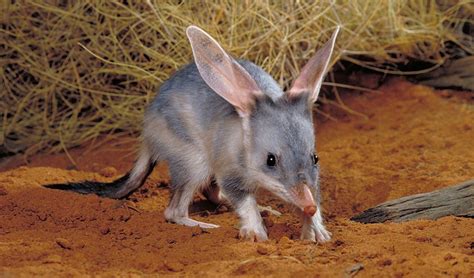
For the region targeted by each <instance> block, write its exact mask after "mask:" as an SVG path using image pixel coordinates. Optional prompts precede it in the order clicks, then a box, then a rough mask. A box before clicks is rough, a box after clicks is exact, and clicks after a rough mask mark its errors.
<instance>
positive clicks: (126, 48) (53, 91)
mask: <svg viewBox="0 0 474 278" xmlns="http://www.w3.org/2000/svg"><path fill="white" fill-rule="evenodd" d="M11 2H14V4H11ZM11 2H10V1H2V3H1V4H0V78H1V81H0V94H1V99H2V102H1V104H0V105H1V107H0V113H2V114H1V117H2V121H1V135H0V144H1V145H3V147H4V148H6V149H7V150H9V151H12V152H18V151H25V152H27V153H35V152H37V151H39V150H44V149H48V150H51V151H58V150H63V149H66V148H68V147H71V146H74V145H78V144H80V143H82V142H84V141H87V140H90V139H94V138H96V137H97V136H99V135H101V134H112V133H116V132H119V131H126V132H131V133H136V132H138V131H139V130H140V128H141V120H142V114H143V110H144V108H145V106H146V104H147V103H148V102H149V101H150V100H151V99H152V97H153V96H154V94H155V91H156V89H157V88H158V87H159V85H160V84H161V83H162V82H163V81H164V80H166V79H167V78H168V77H169V76H170V74H172V73H173V72H174V71H175V70H176V69H178V68H179V67H181V66H182V65H184V64H185V63H187V62H189V61H190V60H191V49H190V47H189V45H188V42H187V40H186V38H185V28H186V27H187V26H188V25H190V24H195V25H198V26H200V27H201V28H203V29H204V30H206V31H208V32H209V33H210V34H211V35H212V36H214V37H215V38H216V39H217V40H218V41H219V42H221V43H222V45H223V46H224V47H225V49H227V50H228V51H229V52H230V53H232V54H233V55H234V56H237V57H243V58H246V59H249V60H252V61H254V62H255V63H256V64H258V65H261V66H262V67H263V68H264V69H265V70H267V71H268V72H270V73H271V74H272V75H273V76H274V77H275V79H276V80H277V81H278V82H279V83H281V84H282V86H288V84H289V83H290V82H291V80H292V79H293V78H294V77H295V76H296V75H297V74H298V72H299V69H300V68H301V66H302V65H303V64H304V63H305V62H306V61H307V60H308V59H309V57H310V56H311V55H312V54H313V53H314V52H315V50H317V49H318V47H319V46H320V45H321V44H322V43H324V42H325V41H326V40H327V39H328V38H329V36H330V34H331V33H332V31H333V30H334V28H335V26H336V25H341V27H342V30H341V34H340V37H339V39H338V41H337V49H336V51H335V55H334V59H333V63H335V62H336V61H338V60H339V59H343V60H348V61H351V62H353V63H356V64H359V65H362V66H364V67H368V68H371V69H375V70H379V71H383V72H391V73H401V72H400V71H399V70H398V69H397V67H396V66H395V65H396V64H399V63H404V62H406V61H407V58H416V59H421V60H424V61H428V62H431V63H433V64H434V65H435V66H434V67H437V66H439V65H441V64H442V63H443V62H444V61H445V60H446V59H447V58H449V55H450V53H449V52H448V51H447V48H446V47H445V46H446V42H447V41H450V42H452V43H454V44H456V45H458V46H459V47H460V48H463V49H464V50H465V51H467V52H468V53H471V54H472V52H473V48H472V38H471V37H469V36H468V35H466V34H464V33H463V32H462V28H463V26H464V25H465V23H466V22H470V24H471V26H472V16H471V15H472V14H473V13H474V8H473V4H472V2H470V1H453V2H452V4H449V5H448V4H444V5H441V4H437V3H439V2H443V1H429V0H411V1H409V0H369V1H366V0H359V1H353V0H340V1H335V0H333V1H327V0H322V1H300V0H295V1H230V0H219V1H158V0H157V1H130V0H128V1H127V0H122V1H105V0H104V1H84V0H82V1H68V0H57V1H11ZM428 70H431V68H430V69H426V70H421V71H420V72H424V71H428ZM415 73H416V72H415ZM336 85H337V84H336Z"/></svg>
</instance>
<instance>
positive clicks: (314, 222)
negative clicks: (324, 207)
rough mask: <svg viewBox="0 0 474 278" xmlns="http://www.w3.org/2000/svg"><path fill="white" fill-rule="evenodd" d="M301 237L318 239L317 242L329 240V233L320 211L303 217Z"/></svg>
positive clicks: (311, 239)
mask: <svg viewBox="0 0 474 278" xmlns="http://www.w3.org/2000/svg"><path fill="white" fill-rule="evenodd" d="M301 239H303V240H310V241H318V242H319V243H324V242H328V241H329V240H331V233H330V232H329V231H328V230H326V227H324V224H323V219H322V217H321V213H319V212H318V213H316V214H315V215H314V216H312V217H306V216H305V217H304V219H303V229H302V230H301Z"/></svg>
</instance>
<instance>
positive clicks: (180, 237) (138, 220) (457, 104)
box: [0, 80, 474, 277]
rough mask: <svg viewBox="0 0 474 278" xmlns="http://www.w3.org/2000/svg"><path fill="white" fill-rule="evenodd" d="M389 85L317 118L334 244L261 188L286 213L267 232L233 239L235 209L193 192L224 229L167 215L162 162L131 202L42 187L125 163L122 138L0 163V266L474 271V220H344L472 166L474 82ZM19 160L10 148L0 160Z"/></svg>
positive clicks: (463, 176) (41, 269)
mask: <svg viewBox="0 0 474 278" xmlns="http://www.w3.org/2000/svg"><path fill="white" fill-rule="evenodd" d="M381 90H382V91H384V93H383V94H375V93H370V94H362V95H349V96H346V97H345V98H344V100H345V103H346V104H347V105H348V106H349V107H351V108H352V109H353V110H355V111H359V112H362V113H364V114H365V115H367V116H368V119H364V118H362V117H360V116H356V115H351V114H347V113H346V112H344V111H335V110H334V109H332V111H331V115H334V116H335V118H337V119H338V121H337V122H334V121H321V123H320V124H318V136H317V138H318V150H319V157H320V161H321V164H322V169H323V170H322V186H323V188H322V191H323V199H324V209H325V216H326V218H327V226H328V229H329V230H330V231H331V232H332V233H333V239H332V240H331V242H329V243H327V244H322V245H321V244H314V243H310V242H304V241H300V240H297V239H296V238H298V234H299V228H300V223H299V221H298V219H297V218H296V217H295V216H294V215H293V214H291V213H290V209H289V208H288V207H287V206H286V205H285V204H283V203H282V202H281V201H280V200H278V199H277V198H275V197H273V196H271V195H269V194H266V193H264V194H262V196H261V197H262V198H260V200H261V201H260V203H261V204H263V205H270V206H272V208H273V209H276V210H278V211H280V212H282V213H283V216H281V217H276V216H274V215H269V216H268V215H266V216H265V217H264V219H265V224H266V226H267V229H268V230H269V235H270V240H269V241H268V242H266V243H251V242H247V241H242V240H239V239H237V238H236V236H237V234H238V229H237V225H238V220H237V218H236V216H235V215H234V213H232V212H230V211H227V210H225V209H218V210H215V209H214V208H213V207H212V206H211V205H209V204H208V203H207V202H205V201H202V200H201V199H200V198H199V197H197V198H196V203H195V205H194V206H193V210H194V211H197V212H195V213H193V214H194V216H193V217H195V218H197V219H200V220H202V221H206V222H210V223H215V224H219V225H221V226H222V227H221V228H219V229H214V230H207V231H204V230H201V229H199V228H187V227H183V226H178V225H174V224H169V223H166V222H165V220H164V218H163V209H164V207H165V206H166V203H167V201H168V196H169V193H168V190H167V188H166V186H165V185H166V182H167V179H168V175H167V172H166V168H165V167H164V166H160V167H157V169H156V170H155V171H154V173H153V174H152V176H151V177H150V178H149V179H148V181H147V182H146V185H145V186H144V187H143V188H142V189H140V190H139V191H138V192H137V193H135V194H133V195H132V196H131V197H130V199H129V200H126V201H116V200H109V199H103V198H99V197H97V196H83V195H79V194H74V193H70V192H62V191H55V190H47V189H44V188H41V184H45V183H55V182H64V181H77V180H83V179H97V180H111V179H113V178H114V177H117V176H118V175H119V174H120V173H123V172H125V171H126V170H127V169H128V167H130V165H131V163H132V162H133V156H130V155H127V154H129V153H130V149H131V148H132V146H134V144H133V143H131V142H130V140H129V141H128V143H126V144H124V145H123V144H122V145H116V144H115V145H114V144H112V143H116V141H115V142H109V143H108V144H104V145H103V146H102V147H101V148H99V149H98V150H96V151H91V150H90V148H87V147H86V146H84V147H81V148H77V149H74V150H71V155H72V157H74V159H75V160H76V162H77V168H78V169H80V170H81V171H75V170H70V171H68V170H62V169H57V168H47V167H38V166H49V167H61V168H72V167H71V164H70V162H68V159H67V158H66V156H65V155H38V156H35V157H33V158H32V159H31V161H30V162H29V164H28V165H27V167H19V168H15V169H13V170H8V171H5V172H2V173H0V274H1V275H2V276H5V275H7V276H8V275H9V274H10V275H12V276H18V275H21V274H23V275H25V276H30V275H32V274H36V275H38V274H40V275H44V276H50V275H56V276H60V275H61V276H62V275H66V274H69V275H75V276H77V275H83V274H101V275H108V274H110V275H114V276H115V275H119V274H120V275H132V274H138V275H143V274H160V275H176V274H178V273H179V274H181V275H184V276H190V275H206V276H215V277H222V276H224V275H245V276H266V275H273V276H278V277H280V276H282V277H285V276H293V277H308V276H315V277H317V276H330V277H334V276H336V277H341V276H344V275H346V274H348V271H350V269H358V268H359V267H358V266H362V268H361V269H360V270H358V272H357V270H356V271H355V272H357V273H356V275H358V276H377V277H380V276H390V277H393V276H396V277H401V276H411V277H434V276H435V277H439V276H449V277H453V276H462V277H473V275H474V257H473V254H474V220H473V219H465V218H457V217H445V218H442V219H439V220H437V221H428V220H420V221H412V222H407V223H401V224H397V223H385V224H371V225H364V224H359V223H355V222H352V221H350V220H348V218H349V217H350V216H352V215H354V214H356V213H358V212H361V211H363V210H364V209H366V208H369V207H371V206H374V205H376V204H378V203H380V202H383V201H386V200H389V199H394V198H398V197H401V196H404V195H410V194H415V193H420V192H427V191H431V190H434V189H437V188H441V187H444V186H447V185H452V184H456V183H459V182H462V181H465V180H469V179H472V178H474V151H473V147H474V143H473V142H474V100H473V97H472V94H471V95H465V94H462V96H464V97H458V93H457V92H447V91H445V92H433V91H432V90H431V89H429V88H426V87H421V86H415V85H412V84H410V83H408V82H405V81H400V80H396V81H392V82H390V84H388V85H386V86H384V87H383V88H382V89H381ZM318 117H320V116H318ZM21 164H22V161H21V160H19V159H14V160H11V161H8V162H6V163H3V169H12V168H14V167H17V166H19V165H21ZM92 172H96V173H92ZM206 209H207V210H210V212H208V211H206Z"/></svg>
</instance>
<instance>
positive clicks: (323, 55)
mask: <svg viewBox="0 0 474 278" xmlns="http://www.w3.org/2000/svg"><path fill="white" fill-rule="evenodd" d="M338 33H339V26H338V27H337V29H336V31H334V33H333V34H332V37H331V39H329V41H328V42H326V43H325V44H324V45H323V47H322V48H321V49H320V50H318V52H316V54H315V55H314V56H313V57H312V58H311V59H310V60H309V61H308V63H307V64H306V65H305V66H304V67H303V69H302V70H301V73H300V75H299V76H298V78H296V80H295V82H294V83H293V86H291V89H290V90H289V91H288V95H289V96H290V97H295V96H299V95H301V94H302V93H304V92H309V99H308V101H309V102H311V103H314V102H315V101H316V100H317V99H318V95H319V90H320V89H321V84H322V83H323V80H324V76H325V74H326V70H327V67H328V64H329V61H330V59H331V54H332V51H333V49H334V44H335V42H336V37H337V34H338Z"/></svg>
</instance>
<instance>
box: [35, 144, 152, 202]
mask: <svg viewBox="0 0 474 278" xmlns="http://www.w3.org/2000/svg"><path fill="white" fill-rule="evenodd" d="M155 165H156V161H155V160H152V159H151V157H150V155H149V154H148V153H144V152H142V154H141V155H140V157H139V158H138V160H137V162H136V163H135V166H134V167H133V169H132V170H131V171H130V172H128V173H127V174H125V175H124V176H123V177H121V178H119V179H117V180H114V181H112V182H96V181H82V182H72V183H64V184H48V185H44V187H47V188H51V189H60V190H69V191H74V192H78V193H81V194H96V195H99V196H102V197H108V198H114V199H120V198H125V197H127V196H129V195H130V194H132V193H133V192H134V191H135V190H136V189H138V188H139V187H140V186H142V185H143V184H144V183H145V180H146V178H147V177H148V176H149V175H150V173H151V172H152V171H153V168H154V167H155Z"/></svg>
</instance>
